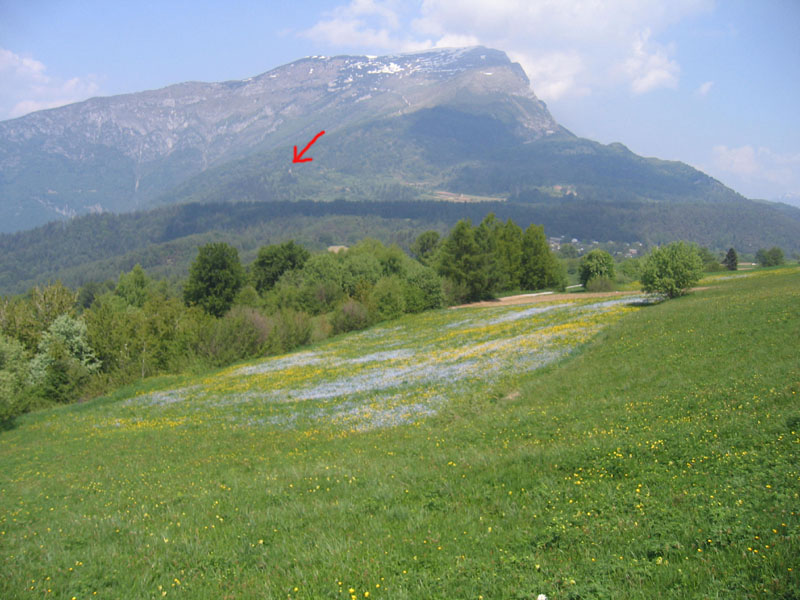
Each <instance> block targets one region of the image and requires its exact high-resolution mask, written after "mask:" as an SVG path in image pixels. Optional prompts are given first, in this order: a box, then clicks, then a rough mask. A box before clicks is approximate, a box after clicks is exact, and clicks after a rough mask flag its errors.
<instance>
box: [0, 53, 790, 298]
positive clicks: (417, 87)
mask: <svg viewBox="0 0 800 600" xmlns="http://www.w3.org/2000/svg"><path fill="white" fill-rule="evenodd" d="M320 131H325V135H324V136H322V137H321V138H320V139H319V140H318V141H317V142H316V143H315V144H314V145H313V146H312V147H311V148H310V150H309V151H308V152H307V153H306V155H305V156H306V157H313V161H312V162H309V163H303V164H293V163H292V155H293V152H292V147H293V146H297V147H298V148H303V146H304V145H305V144H306V143H307V142H308V141H310V140H311V139H312V138H314V137H315V136H316V135H317V134H318V133H319V132H320ZM335 200H339V201H341V200H346V201H350V202H348V203H347V206H346V207H345V208H341V207H342V206H344V205H337V206H339V207H340V208H341V210H342V211H344V212H341V211H340V208H335V209H333V210H331V211H328V212H326V211H325V210H323V211H319V210H317V209H316V208H314V209H313V210H312V209H306V208H304V206H305V205H303V207H298V210H297V211H296V212H297V214H312V213H313V214H315V215H317V214H319V215H322V214H323V213H324V214H326V215H327V216H326V217H325V218H329V217H331V216H332V215H340V216H341V215H344V214H346V215H351V216H353V215H358V214H359V211H360V213H361V214H363V215H367V216H370V215H371V216H374V217H375V218H381V219H382V218H387V219H398V220H400V219H423V220H424V219H425V218H426V217H425V216H424V215H425V214H426V213H425V211H424V210H423V202H428V203H430V202H432V201H450V202H455V203H456V204H455V205H454V209H453V210H452V211H451V210H449V209H448V210H446V211H443V212H442V211H440V213H439V214H441V215H442V216H441V217H440V218H439V217H437V218H439V220H438V223H439V224H440V225H441V226H443V227H444V226H446V225H447V224H451V223H452V222H453V221H454V219H457V218H458V215H459V214H461V215H464V216H467V214H468V213H469V216H473V217H476V218H477V217H478V214H477V212H480V211H481V210H484V207H485V209H486V210H488V209H491V210H493V211H495V212H496V213H497V214H498V215H501V214H507V215H508V216H513V217H514V219H515V220H517V219H520V220H521V221H523V222H537V223H544V224H546V226H547V227H548V233H549V234H551V235H566V236H568V237H572V236H577V237H579V238H582V239H599V240H608V239H615V240H627V241H635V240H638V241H643V242H645V243H661V242H664V241H670V240H672V239H689V240H692V241H697V242H699V243H702V244H704V245H708V246H710V247H712V248H715V249H725V248H728V247H731V246H734V247H736V248H737V249H739V250H740V251H746V252H751V251H755V250H756V249H757V248H759V247H765V246H771V245H780V246H782V247H783V248H784V249H786V250H788V251H792V250H797V249H798V245H797V240H799V239H800V210H798V209H796V208H793V207H789V206H787V205H785V204H777V203H766V202H756V201H751V200H748V199H746V198H744V197H742V196H740V195H739V194H737V193H736V192H735V191H733V190H731V189H729V188H727V187H725V186H724V185H722V184H721V183H720V182H719V181H717V180H715V179H713V178H711V177H709V176H708V175H706V174H704V173H702V172H700V171H698V170H696V169H694V168H692V167H690V166H689V165H686V164H684V163H680V162H675V161H664V160H659V159H657V158H645V157H641V156H638V155H636V154H634V153H633V152H631V151H630V150H628V149H627V148H626V147H625V146H624V145H622V144H619V143H614V144H609V145H603V144H599V143H597V142H594V141H592V140H588V139H584V138H580V137H577V136H575V135H573V134H572V133H571V132H570V131H568V130H567V129H565V128H564V127H562V126H561V125H559V124H558V123H557V122H556V121H555V119H553V117H552V115H550V113H549V111H548V110H547V107H546V106H545V104H544V103H543V102H541V101H540V100H538V99H537V97H536V95H535V94H534V93H533V91H532V90H531V84H530V81H529V80H528V78H527V76H526V75H525V73H524V71H523V70H522V68H521V67H520V66H519V65H518V64H516V63H513V62H511V61H510V60H509V58H508V57H507V56H506V54H505V53H503V52H500V51H497V50H492V49H488V48H483V47H472V48H460V49H437V50H431V51H425V52H419V53H411V54H402V55H394V56H384V57H367V56H337V57H323V56H314V57H309V58H304V59H301V60H298V61H295V62H293V63H291V64H288V65H285V66H282V67H279V68H277V69H273V70H272V71H269V72H267V73H264V74H262V75H259V76H257V77H252V78H249V79H246V80H243V81H228V82H224V83H196V82H194V83H182V84H178V85H174V86H170V87H167V88H164V89H161V90H154V91H148V92H141V93H136V94H127V95H122V96H114V97H109V98H93V99H91V100H87V101H85V102H80V103H77V104H72V105H69V106H65V107H62V108H56V109H51V110H46V111H40V112H36V113H32V114H30V115H27V116H24V117H20V118H18V119H13V120H9V121H4V122H0V233H2V232H16V231H20V230H23V229H30V228H32V227H35V226H38V225H41V224H43V223H46V222H49V221H52V220H54V219H61V220H65V219H67V218H71V217H75V216H80V215H84V214H87V213H106V212H114V213H124V212H130V211H134V210H136V211H143V210H151V209H154V208H156V207H159V206H171V205H175V204H196V203H208V204H213V205H214V206H215V208H214V211H213V212H214V214H215V215H218V216H217V217H215V218H214V219H209V220H205V221H203V224H202V226H199V225H192V226H191V227H188V229H187V228H186V227H185V226H184V225H185V223H184V221H183V219H185V216H186V213H185V212H180V211H179V212H178V213H176V214H175V217H174V218H175V219H176V221H175V222H173V221H172V219H173V217H172V216H170V215H172V214H173V213H158V214H159V216H156V217H154V218H153V219H152V220H151V219H149V218H146V217H142V218H141V220H142V222H143V223H150V224H152V223H159V225H157V228H160V227H162V226H163V228H164V232H165V233H163V235H162V234H161V233H158V234H155V233H152V232H148V233H147V235H145V234H144V232H142V235H141V239H138V240H137V239H133V238H132V237H130V236H131V235H132V233H131V231H128V232H127V233H126V236H128V237H126V240H127V241H126V245H125V247H124V248H123V247H121V246H120V247H119V248H116V249H113V248H114V247H115V244H114V241H113V240H110V239H108V238H104V240H103V241H102V243H101V244H100V246H97V245H96V244H94V245H93V244H91V243H88V242H87V243H83V242H82V241H81V239H82V236H85V235H87V232H91V231H92V227H94V225H93V223H97V224H100V223H106V221H103V220H96V221H93V220H92V219H89V220H86V221H81V223H80V224H79V226H77V227H74V228H68V230H67V231H66V232H65V234H64V235H65V236H66V237H65V238H64V239H65V240H70V241H69V242H65V243H64V245H63V247H62V249H61V250H59V251H57V250H55V246H53V247H52V248H50V250H47V248H46V246H47V244H48V236H50V235H51V234H52V233H53V231H52V230H51V228H42V229H38V230H35V231H32V232H31V236H22V237H20V236H19V235H10V236H9V235H0V248H3V249H5V250H4V255H5V257H6V259H3V260H0V279H2V285H3V287H4V288H5V289H12V288H13V289H16V288H15V286H16V285H18V284H19V283H20V282H24V281H33V280H39V279H38V278H41V277H44V276H47V277H55V276H58V275H59V271H58V267H56V264H55V263H54V264H53V265H50V266H48V267H47V268H46V269H37V270H36V274H34V273H32V272H28V271H30V270H29V269H26V268H25V267H24V266H23V265H29V264H31V260H32V259H34V258H35V257H33V256H28V254H30V252H29V251H30V250H31V249H33V248H39V249H40V251H41V252H44V255H50V256H56V255H58V256H59V257H60V256H61V253H62V252H64V251H65V250H66V249H67V248H73V249H76V252H75V254H74V257H75V259H76V260H77V257H81V258H80V260H79V261H78V262H75V260H71V259H70V260H66V257H64V260H62V259H61V258H59V260H57V261H55V262H56V263H58V264H60V265H61V267H60V268H71V269H74V268H79V266H80V264H84V263H86V262H87V261H91V260H92V257H93V256H94V254H93V252H99V253H100V254H98V255H97V256H96V258H95V259H101V258H102V259H110V258H111V257H112V256H123V255H124V256H129V254H128V253H130V252H146V248H145V246H146V245H147V244H148V243H156V244H162V243H169V244H174V243H176V242H177V240H178V239H183V238H181V236H182V235H189V236H191V235H211V234H212V232H213V231H214V230H215V223H221V222H222V221H224V218H222V217H221V215H224V212H225V209H224V207H225V206H228V207H230V206H231V205H230V203H231V202H239V203H241V202H248V203H255V204H258V205H262V204H264V203H273V204H276V211H277V212H278V213H280V214H288V213H291V212H292V209H291V207H288V205H287V204H286V203H287V202H289V203H292V202H294V203H296V202H299V201H303V202H307V201H335ZM353 201H355V202H353ZM376 201H377V202H384V203H385V202H395V203H400V204H399V205H397V206H402V210H400V209H395V208H394V207H393V206H388V207H387V208H386V209H380V208H376V207H375V206H372V205H373V204H374V203H375V202H376ZM467 201H469V202H472V201H481V202H482V203H483V204H481V206H482V208H480V209H470V210H469V211H468V210H466V205H464V204H463V202H467ZM486 202H489V203H486ZM277 204H280V205H281V206H280V208H278V207H277ZM220 207H223V208H220ZM229 210H232V208H231V209H229ZM436 210H439V209H436ZM276 211H271V210H270V209H269V208H259V209H258V210H256V211H254V212H252V216H253V218H259V219H267V220H268V219H270V218H271V217H270V214H271V213H275V212H276ZM337 211H339V212H337ZM476 211H477V212H476ZM189 212H190V213H192V214H194V213H196V212H197V209H192V210H191V211H189ZM473 213H474V214H473ZM236 214H237V215H238V214H251V211H249V209H245V210H243V211H238V212H237V213H236ZM137 219H140V217H136V218H135V219H133V220H132V221H130V222H131V223H134V222H137ZM245 220H246V219H245ZM237 222H238V221H237ZM125 223H128V221H125ZM242 223H243V224H244V226H247V227H250V228H251V230H253V231H255V230H258V227H259V224H258V223H256V222H246V223H245V222H244V221H242V222H241V223H239V224H237V225H236V227H234V228H233V229H232V228H230V227H229V228H227V229H225V228H222V229H223V230H225V231H228V232H230V231H233V230H234V229H236V231H242V229H241V226H240V225H242ZM398 223H399V221H398V222H397V223H393V224H392V225H391V226H390V228H392V229H397V228H398V227H400V225H399V224H398ZM126 227H127V225H126ZM220 227H221V226H220ZM252 228H255V229H252ZM266 230H269V231H273V228H272V226H268V227H267V229H266ZM266 230H264V231H266ZM59 231H60V230H59ZM48 232H49V233H48ZM368 233H369V232H366V231H365V232H364V235H367V234H368ZM237 235H240V234H237ZM246 235H247V236H249V235H250V234H246ZM154 236H155V237H154ZM134 237H135V235H134ZM187 239H188V238H187ZM247 239H249V240H250V241H251V242H252V243H257V242H255V241H254V240H255V238H254V237H248V238H247ZM181 243H182V244H184V245H186V246H188V245H189V242H188V241H187V242H181ZM100 247H102V248H103V250H102V251H101V250H99V248H100ZM92 248H94V250H92ZM17 251H19V252H22V253H23V254H24V255H25V258H24V259H23V257H22V254H20V255H19V256H17V254H16V253H17ZM37 252H38V251H37ZM117 252H118V254H117ZM26 253H27V254H26ZM162 255H164V253H162V252H161V251H156V252H155V254H154V256H159V257H160V256H162ZM12 256H17V258H18V259H19V260H20V262H18V263H16V264H11V262H10V261H12V258H11V257H12ZM158 260H160V259H154V260H153V261H150V263H149V264H154V265H158V264H160V263H159V262H158ZM109 268H111V267H109ZM77 279H80V277H78V278H77Z"/></svg>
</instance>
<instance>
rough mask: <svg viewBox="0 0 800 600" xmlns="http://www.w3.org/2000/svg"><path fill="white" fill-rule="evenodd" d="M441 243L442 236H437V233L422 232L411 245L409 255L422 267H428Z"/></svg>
mask: <svg viewBox="0 0 800 600" xmlns="http://www.w3.org/2000/svg"><path fill="white" fill-rule="evenodd" d="M441 241H442V236H441V235H439V232H438V231H432V230H431V231H424V232H422V233H420V234H419V236H418V237H417V239H416V240H414V243H413V244H411V253H412V254H413V255H414V256H415V257H416V258H417V260H418V261H419V262H421V263H422V264H423V265H429V264H430V263H431V261H432V260H433V257H434V255H435V254H436V250H438V249H439V244H441Z"/></svg>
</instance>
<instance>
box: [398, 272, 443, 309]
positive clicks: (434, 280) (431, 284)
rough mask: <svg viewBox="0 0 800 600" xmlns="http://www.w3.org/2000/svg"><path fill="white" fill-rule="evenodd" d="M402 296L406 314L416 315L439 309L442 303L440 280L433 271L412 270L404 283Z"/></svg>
mask: <svg viewBox="0 0 800 600" xmlns="http://www.w3.org/2000/svg"><path fill="white" fill-rule="evenodd" d="M404 296H405V304H406V308H405V310H406V312H410V313H418V312H422V311H424V310H431V309H434V308H441V306H442V303H443V302H444V295H443V293H442V280H441V278H440V277H439V276H438V275H437V274H436V272H435V271H434V270H433V269H429V268H416V269H412V270H411V272H409V274H408V276H407V279H406V282H405V286H404Z"/></svg>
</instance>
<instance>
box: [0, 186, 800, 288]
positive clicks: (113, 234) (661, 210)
mask: <svg viewBox="0 0 800 600" xmlns="http://www.w3.org/2000/svg"><path fill="white" fill-rule="evenodd" d="M386 193H387V195H391V194H393V193H394V192H393V191H392V190H391V189H388V188H387V190H386ZM587 194H588V192H587ZM756 206H757V205H755V204H754V203H752V202H749V201H743V202H741V203H735V202H734V203H706V204H696V203H685V204H684V203H642V202H638V201H634V200H623V199H620V200H618V201H615V202H611V201H608V200H605V201H601V200H592V199H591V197H590V196H588V197H587V198H575V197H572V196H566V197H564V198H560V199H558V198H553V197H551V196H548V195H547V194H545V193H544V192H542V191H539V190H536V189H522V190H519V191H518V192H517V193H515V195H513V196H512V197H511V199H509V200H508V201H499V200H498V201H497V202H434V201H423V200H418V201H407V200H397V201H388V200H387V201H383V202H349V201H344V200H336V201H332V202H313V201H297V202H267V201H263V202H239V203H193V204H184V205H174V206H169V207H163V208H159V209H155V210H151V211H143V212H137V213H130V214H121V215H116V214H110V213H107V214H99V215H87V216H83V217H78V218H75V219H73V220H71V221H69V222H66V223H64V222H58V223H50V224H48V225H45V226H42V227H39V228H37V229H34V230H31V231H26V232H20V233H16V234H4V235H0V294H14V293H23V292H25V291H26V290H27V289H29V288H31V287H33V286H34V285H44V284H46V283H48V282H50V281H55V280H60V281H62V282H64V283H65V284H66V285H69V286H71V287H78V286H81V285H83V284H85V283H87V282H89V281H93V280H94V281H102V280H105V279H108V278H113V277H116V276H117V274H118V273H119V272H120V271H129V270H130V269H131V268H132V267H133V266H134V265H136V264H140V265H142V266H143V267H144V268H145V269H146V270H147V271H148V272H149V273H151V274H152V275H154V276H157V277H160V278H168V279H171V280H172V281H177V280H178V279H180V278H181V277H185V276H186V273H187V271H188V267H189V264H190V263H191V261H192V260H193V258H194V254H195V248H196V247H197V246H200V245H203V244H205V243H209V242H217V241H224V242H227V243H229V244H231V245H233V246H235V247H236V248H237V249H238V250H239V251H240V253H241V255H242V259H243V260H244V261H245V262H247V261H251V260H253V259H254V258H255V254H256V252H257V251H258V248H259V247H261V246H262V245H264V244H274V243H280V242H283V241H287V240H289V239H295V240H297V241H298V242H300V243H302V244H303V245H305V246H307V247H308V248H310V249H313V250H320V249H324V248H326V247H327V246H329V245H335V244H339V245H352V244H354V243H356V242H357V241H358V240H359V239H361V238H362V237H364V236H365V235H369V236H371V237H374V238H376V239H379V240H381V241H382V242H383V243H386V244H390V245H391V244H397V245H399V246H400V247H402V248H404V249H408V248H409V247H410V245H411V243H412V242H413V241H414V239H415V238H416V236H417V235H419V234H420V233H421V232H423V231H425V230H426V229H435V230H437V231H439V232H440V233H445V232H447V231H448V230H449V229H450V228H451V227H453V225H454V224H455V223H456V222H457V221H458V220H459V219H464V218H467V219H470V220H472V221H473V222H476V223H477V222H480V221H481V220H482V219H483V218H484V217H485V216H486V215H487V214H489V213H494V214H496V215H497V217H498V218H499V219H502V220H506V219H511V220H513V221H514V222H515V223H518V224H519V225H520V226H521V227H523V228H527V227H528V225H530V224H531V223H539V224H542V225H543V226H544V227H545V229H546V230H547V232H548V235H551V236H564V237H566V238H567V239H571V238H573V237H575V238H578V239H583V240H599V241H603V242H605V241H609V240H614V241H616V242H636V241H639V242H642V243H643V244H644V245H645V246H651V245H655V244H661V243H665V242H669V241H673V240H676V239H687V240H690V241H694V242H697V243H698V244H700V245H703V246H708V247H709V248H711V249H712V250H714V251H725V250H727V249H728V248H729V247H736V248H737V249H739V250H740V251H741V252H744V253H749V254H752V253H754V252H755V251H756V250H757V249H758V248H761V247H767V246H778V247H781V248H783V249H784V251H786V252H787V253H791V252H794V251H800V235H798V234H797V232H798V231H800V219H799V218H798V216H797V215H798V214H800V211H797V209H792V208H790V207H788V206H784V205H779V204H774V205H766V204H765V205H764V206H763V207H758V208H757V207H756Z"/></svg>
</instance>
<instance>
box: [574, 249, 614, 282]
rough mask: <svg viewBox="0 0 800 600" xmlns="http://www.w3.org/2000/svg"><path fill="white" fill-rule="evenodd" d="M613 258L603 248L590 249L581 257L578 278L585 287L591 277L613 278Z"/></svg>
mask: <svg viewBox="0 0 800 600" xmlns="http://www.w3.org/2000/svg"><path fill="white" fill-rule="evenodd" d="M614 274H615V273H614V258H613V257H612V256H611V255H610V254H609V253H608V252H606V251H605V250H592V251H591V252H588V253H587V254H585V255H584V256H583V258H581V262H580V265H579V267H578V278H579V279H580V282H581V285H583V287H586V284H588V283H589V282H590V281H591V280H592V279H599V278H603V279H608V280H613V279H614Z"/></svg>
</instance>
